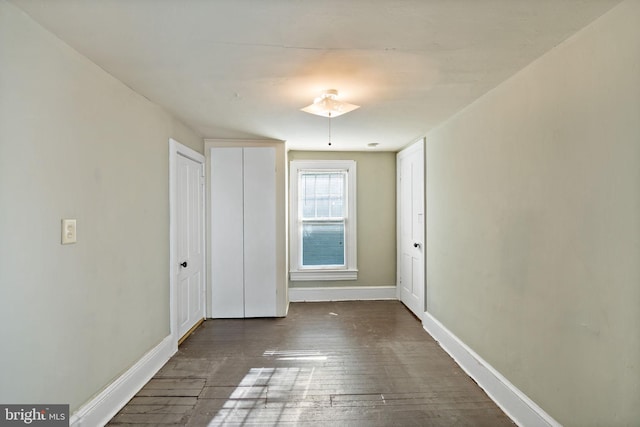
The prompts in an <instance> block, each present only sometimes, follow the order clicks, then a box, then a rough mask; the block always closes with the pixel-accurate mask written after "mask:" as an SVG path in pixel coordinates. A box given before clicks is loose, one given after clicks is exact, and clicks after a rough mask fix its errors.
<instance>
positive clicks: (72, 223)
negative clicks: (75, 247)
mask: <svg viewBox="0 0 640 427" xmlns="http://www.w3.org/2000/svg"><path fill="white" fill-rule="evenodd" d="M75 242H76V220H75V219H63V220H62V244H63V245H68V244H70V243H75Z"/></svg>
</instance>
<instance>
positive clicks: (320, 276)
mask: <svg viewBox="0 0 640 427" xmlns="http://www.w3.org/2000/svg"><path fill="white" fill-rule="evenodd" d="M289 279H290V280H292V281H295V282H297V281H300V282H303V281H316V280H358V270H307V271H301V270H298V271H291V272H289Z"/></svg>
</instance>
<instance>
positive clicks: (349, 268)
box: [289, 160, 358, 281]
mask: <svg viewBox="0 0 640 427" xmlns="http://www.w3.org/2000/svg"><path fill="white" fill-rule="evenodd" d="M301 170H304V171H309V170H317V171H323V172H326V171H331V170H342V171H346V172H347V217H346V220H345V244H346V250H345V266H340V267H337V268H329V267H324V268H308V267H304V268H303V267H302V260H301V256H302V251H301V247H300V246H301V245H300V244H301V241H300V239H301V237H300V231H301V229H302V225H301V222H300V220H299V212H298V202H299V198H298V183H299V179H298V174H299V171H301ZM289 190H290V192H289V208H290V211H289V236H290V248H289V249H290V251H289V267H290V268H289V278H290V280H292V281H310V280H357V279H358V266H357V260H358V256H357V239H356V230H357V224H356V218H357V212H356V194H357V193H356V162H355V160H292V161H291V163H290V165H289Z"/></svg>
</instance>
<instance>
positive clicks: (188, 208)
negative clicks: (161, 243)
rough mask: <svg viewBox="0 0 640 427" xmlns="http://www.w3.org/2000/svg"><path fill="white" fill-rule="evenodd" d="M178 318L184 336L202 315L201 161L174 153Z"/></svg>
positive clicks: (181, 335)
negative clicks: (175, 161) (175, 160)
mask: <svg viewBox="0 0 640 427" xmlns="http://www.w3.org/2000/svg"><path fill="white" fill-rule="evenodd" d="M176 178H177V182H176V187H177V192H176V196H177V197H176V201H177V221H176V222H177V224H176V225H177V246H178V247H177V260H178V265H177V266H176V268H177V270H175V271H176V275H177V277H176V279H177V280H176V283H177V318H178V337H183V336H184V335H185V334H186V333H187V332H189V330H190V329H191V328H192V327H193V326H194V325H195V324H196V323H198V322H199V321H200V320H202V319H203V318H204V301H205V300H204V239H203V237H204V234H203V224H204V165H203V164H202V163H199V162H196V161H194V160H192V159H189V158H187V157H184V156H182V155H181V154H178V155H177V165H176Z"/></svg>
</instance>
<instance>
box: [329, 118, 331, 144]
mask: <svg viewBox="0 0 640 427" xmlns="http://www.w3.org/2000/svg"><path fill="white" fill-rule="evenodd" d="M329 146H331V112H329Z"/></svg>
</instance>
